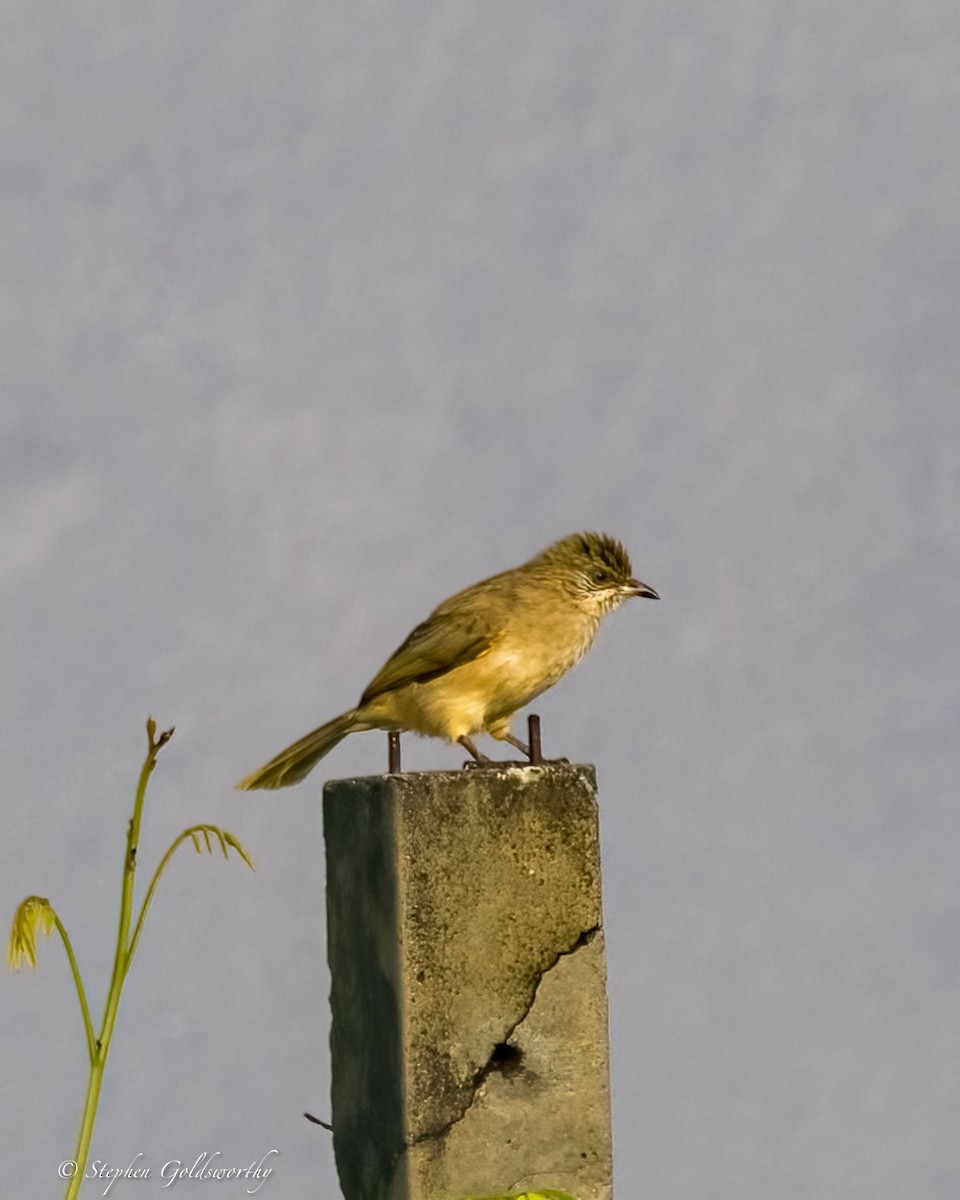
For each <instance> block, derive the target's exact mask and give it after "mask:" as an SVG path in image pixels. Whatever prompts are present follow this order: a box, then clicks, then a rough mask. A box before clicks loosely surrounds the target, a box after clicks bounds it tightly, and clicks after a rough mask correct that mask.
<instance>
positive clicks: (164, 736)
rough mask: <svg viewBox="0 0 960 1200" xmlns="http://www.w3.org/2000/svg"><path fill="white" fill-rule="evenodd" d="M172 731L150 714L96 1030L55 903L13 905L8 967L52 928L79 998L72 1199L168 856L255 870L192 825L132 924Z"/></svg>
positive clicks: (217, 833)
mask: <svg viewBox="0 0 960 1200" xmlns="http://www.w3.org/2000/svg"><path fill="white" fill-rule="evenodd" d="M172 736H173V729H168V730H166V731H164V732H163V733H160V734H159V735H158V734H157V726H156V722H155V721H154V720H153V718H152V717H150V718H149V719H148V720H147V755H146V758H145V759H144V762H143V767H142V768H141V770H140V778H139V781H138V783H137V793H136V797H135V799H134V802H133V816H132V817H131V819H130V824H129V826H128V829H127V846H126V852H125V854H124V858H123V883H122V889H121V893H120V922H119V928H118V930H117V949H116V953H115V955H114V960H113V974H112V975H111V977H110V986H109V988H108V990H107V999H106V1005H105V1007H104V1012H103V1020H102V1022H101V1025H100V1030H99V1032H97V1031H96V1030H95V1029H94V1026H93V1022H92V1020H91V1018H90V1008H89V1005H88V1004H87V993H86V989H85V988H84V985H83V978H82V977H81V975H80V968H79V966H78V965H77V959H76V955H75V954H74V952H73V946H72V945H71V943H70V938H69V936H68V934H67V931H66V928H65V927H64V925H63V922H62V921H61V920H60V918H59V916H58V915H57V913H56V911H55V909H54V907H53V905H52V904H51V903H50V901H49V900H47V899H45V898H44V897H42V896H28V897H27V898H26V900H24V901H23V902H22V903H21V905H20V907H19V908H18V909H17V911H16V913H15V914H14V918H13V926H12V928H11V930H10V944H9V948H8V960H9V963H10V967H11V969H12V970H19V969H20V967H21V966H22V965H23V964H24V963H26V964H27V965H28V966H29V967H34V968H35V967H36V965H37V935H38V934H50V933H52V932H53V930H54V929H56V931H57V932H58V933H59V934H60V938H61V940H62V941H63V948H64V950H65V951H66V953H67V960H68V961H69V963H70V971H71V973H72V975H73V982H74V984H75V985H76V989H77V998H78V999H79V1001H80V1013H81V1016H82V1018H83V1029H84V1035H85V1037H86V1044H87V1057H88V1059H89V1062H90V1073H89V1078H88V1081H87V1094H86V1098H85V1100H84V1105H83V1117H82V1119H81V1122H80V1133H79V1135H78V1138H77V1148H76V1151H75V1153H74V1156H73V1161H74V1162H75V1163H76V1170H75V1172H74V1174H73V1177H72V1178H71V1179H70V1181H69V1184H68V1186H67V1191H66V1200H76V1197H77V1196H79V1195H80V1189H81V1187H82V1186H83V1176H84V1173H85V1170H86V1164H87V1158H88V1156H89V1153H90V1141H91V1138H92V1136H93V1126H94V1122H95V1120H96V1116H97V1104H98V1102H99V1099H100V1087H101V1084H102V1082H103V1070H104V1067H105V1065H106V1061H107V1054H108V1053H109V1051H110V1040H111V1038H112V1036H113V1027H114V1025H115V1023H116V1020H117V1010H118V1008H119V1006H120V993H121V991H122V990H123V984H124V981H125V979H126V977H127V972H128V971H129V970H130V964H131V963H132V962H133V956H134V954H135V953H136V950H137V946H138V945H139V943H140V935H141V933H142V932H143V924H144V921H145V920H146V916H147V910H148V909H149V907H150V903H151V901H152V900H153V896H154V893H155V892H156V890H157V884H158V883H159V882H160V877H161V875H162V874H163V872H164V870H165V869H166V866H167V864H168V863H169V862H170V859H171V858H172V857H173V855H174V854H175V853H176V851H177V850H178V848H179V847H180V846H182V845H183V843H184V842H186V841H188V840H189V841H190V842H192V844H193V848H194V849H195V850H196V852H197V853H198V854H203V853H206V854H212V853H213V850H214V846H219V848H220V850H221V851H222V853H223V856H224V858H229V853H230V851H231V850H234V851H236V853H237V854H238V855H239V856H240V858H241V859H242V860H243V861H244V862H245V863H246V864H247V866H248V867H249V868H250V869H251V870H253V869H254V866H253V861H252V859H251V858H250V855H249V854H248V853H247V851H246V850H245V849H244V847H243V846H242V845H241V843H240V841H239V840H238V839H237V838H235V837H234V836H233V834H232V833H227V832H226V830H223V829H220V828H219V827H218V826H216V825H193V826H191V827H190V828H189V829H185V830H184V831H183V832H182V833H181V834H180V835H179V836H178V837H176V838H174V840H173V842H172V843H171V844H170V846H169V848H168V850H167V852H166V854H164V856H163V858H161V859H160V862H159V863H158V864H157V868H156V870H155V871H154V873H153V876H152V878H151V880H150V883H149V886H148V887H147V890H146V893H145V895H144V897H143V901H142V902H141V905H140V911H139V915H138V916H137V921H136V924H135V925H133V932H132V933H131V932H130V928H131V924H133V891H134V878H135V873H136V868H137V851H138V846H139V841H140V822H141V818H142V816H143V803H144V799H145V797H146V794H147V784H148V782H149V780H150V776H151V774H152V773H153V769H154V767H155V766H156V763H157V755H158V754H159V752H160V750H161V749H162V748H163V747H164V746H165V745H166V744H167V742H169V740H170V738H171V737H172Z"/></svg>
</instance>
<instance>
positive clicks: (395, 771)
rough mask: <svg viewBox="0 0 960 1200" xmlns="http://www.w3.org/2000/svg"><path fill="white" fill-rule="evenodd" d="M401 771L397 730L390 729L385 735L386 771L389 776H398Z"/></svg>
mask: <svg viewBox="0 0 960 1200" xmlns="http://www.w3.org/2000/svg"><path fill="white" fill-rule="evenodd" d="M401 770H402V767H401V766H400V734H399V733H398V732H397V730H395V729H391V730H390V732H389V733H388V734H387V771H388V772H389V773H390V774H391V775H399V774H400V772H401Z"/></svg>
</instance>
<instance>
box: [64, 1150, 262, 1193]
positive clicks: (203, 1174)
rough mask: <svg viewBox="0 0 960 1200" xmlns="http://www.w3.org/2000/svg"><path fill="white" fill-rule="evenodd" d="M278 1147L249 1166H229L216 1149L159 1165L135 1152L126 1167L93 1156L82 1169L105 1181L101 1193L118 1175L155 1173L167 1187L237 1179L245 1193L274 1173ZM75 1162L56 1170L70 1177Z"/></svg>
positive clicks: (107, 1190)
mask: <svg viewBox="0 0 960 1200" xmlns="http://www.w3.org/2000/svg"><path fill="white" fill-rule="evenodd" d="M279 1156H280V1151H279V1150H268V1151H267V1153H266V1154H264V1155H263V1157H262V1158H261V1159H260V1161H259V1162H252V1163H250V1164H249V1166H245V1167H241V1166H235V1165H234V1166H231V1165H230V1164H229V1163H227V1162H224V1160H223V1155H222V1154H221V1153H220V1151H219V1150H215V1151H213V1153H210V1152H209V1151H205V1152H204V1153H203V1154H199V1155H197V1157H196V1159H195V1160H194V1161H193V1162H192V1163H189V1162H184V1161H183V1160H182V1159H179V1158H171V1159H170V1160H169V1161H168V1162H165V1163H164V1164H163V1166H162V1167H159V1168H157V1169H155V1168H153V1167H152V1166H150V1165H149V1164H148V1163H146V1162H144V1161H143V1154H142V1153H140V1154H137V1155H136V1156H135V1158H134V1159H133V1161H132V1162H131V1163H130V1164H129V1165H128V1166H126V1167H117V1166H114V1165H113V1164H112V1163H109V1162H104V1161H103V1160H102V1159H99V1158H97V1159H94V1160H93V1162H92V1163H90V1165H89V1166H88V1167H87V1169H86V1171H85V1172H84V1175H83V1177H84V1179H97V1180H99V1181H100V1182H101V1183H105V1184H106V1186H105V1187H104V1189H103V1191H102V1192H101V1195H103V1196H109V1195H110V1190H111V1188H112V1187H113V1185H114V1184H115V1183H116V1182H117V1180H118V1179H153V1178H154V1176H156V1177H158V1178H160V1179H162V1180H163V1186H164V1187H170V1186H171V1185H172V1184H174V1183H181V1182H183V1181H184V1180H187V1179H191V1180H193V1181H194V1182H210V1181H211V1180H213V1181H219V1182H223V1181H224V1180H230V1179H240V1180H243V1181H245V1182H246V1183H247V1184H248V1187H247V1195H248V1196H253V1195H255V1194H256V1193H257V1192H259V1191H260V1189H261V1188H262V1187H263V1185H264V1184H265V1183H266V1181H267V1180H268V1179H269V1178H270V1176H271V1175H272V1174H273V1167H272V1166H271V1165H270V1164H271V1162H272V1160H273V1159H274V1158H279ZM77 1170H78V1168H77V1164H76V1163H75V1162H74V1161H73V1159H72V1158H68V1159H66V1160H65V1161H64V1162H62V1163H61V1164H60V1166H59V1167H58V1168H57V1174H58V1175H59V1176H60V1178H61V1179H72V1178H73V1177H74V1175H76V1173H77Z"/></svg>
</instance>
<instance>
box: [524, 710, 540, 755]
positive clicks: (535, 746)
mask: <svg viewBox="0 0 960 1200" xmlns="http://www.w3.org/2000/svg"><path fill="white" fill-rule="evenodd" d="M527 729H528V731H529V734H530V762H531V763H532V764H533V765H534V766H535V767H538V766H540V764H541V763H542V762H543V751H542V749H541V747H540V718H539V717H538V716H537V714H536V713H531V714H530V715H529V717H527Z"/></svg>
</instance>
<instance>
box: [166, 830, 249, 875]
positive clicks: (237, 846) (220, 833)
mask: <svg viewBox="0 0 960 1200" xmlns="http://www.w3.org/2000/svg"><path fill="white" fill-rule="evenodd" d="M180 837H181V838H187V837H189V838H190V840H191V841H192V842H193V848H194V850H196V852H197V853H198V854H203V853H204V851H206V853H207V854H213V843H214V841H216V843H217V845H218V846H219V847H220V850H221V852H222V854H223V857H224V858H229V857H230V851H231V850H235V851H236V852H237V854H239V855H240V857H241V858H242V859H243V861H244V862H245V863H246V864H247V866H248V867H249V868H250V870H251V871H255V870H256V869H257V868H256V867H255V866H254V865H253V859H252V858H251V857H250V854H249V852H248V851H247V849H246V847H245V846H244V845H243V843H242V842H241V841H240V839H239V838H238V837H234V835H233V834H232V833H230V832H228V831H227V830H226V829H221V828H220V826H219V825H194V826H192V827H191V828H190V829H185V830H184V831H183V833H181V835H180Z"/></svg>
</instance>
